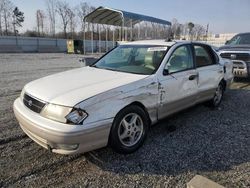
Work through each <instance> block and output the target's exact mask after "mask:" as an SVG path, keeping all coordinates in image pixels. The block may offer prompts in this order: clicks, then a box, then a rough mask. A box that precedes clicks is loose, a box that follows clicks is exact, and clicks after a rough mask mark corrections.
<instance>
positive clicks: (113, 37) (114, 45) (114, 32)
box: [113, 28, 115, 48]
mask: <svg viewBox="0 0 250 188" xmlns="http://www.w3.org/2000/svg"><path fill="white" fill-rule="evenodd" d="M114 47H115V28H113V48H114Z"/></svg>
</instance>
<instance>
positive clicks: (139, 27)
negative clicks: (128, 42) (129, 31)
mask: <svg viewBox="0 0 250 188" xmlns="http://www.w3.org/2000/svg"><path fill="white" fill-rule="evenodd" d="M140 26H141V24H138V40H140Z"/></svg>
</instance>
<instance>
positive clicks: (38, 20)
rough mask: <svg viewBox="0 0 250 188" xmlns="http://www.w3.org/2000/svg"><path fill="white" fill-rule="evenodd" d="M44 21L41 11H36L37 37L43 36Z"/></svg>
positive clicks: (43, 14)
mask: <svg viewBox="0 0 250 188" xmlns="http://www.w3.org/2000/svg"><path fill="white" fill-rule="evenodd" d="M44 20H45V13H44V12H43V11H42V10H37V11H36V24H37V33H38V35H39V36H41V34H42V35H43V34H44Z"/></svg>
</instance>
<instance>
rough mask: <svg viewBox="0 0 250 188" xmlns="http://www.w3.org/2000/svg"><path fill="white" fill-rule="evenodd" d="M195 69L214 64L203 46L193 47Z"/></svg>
mask: <svg viewBox="0 0 250 188" xmlns="http://www.w3.org/2000/svg"><path fill="white" fill-rule="evenodd" d="M194 50H195V58H196V67H204V66H208V65H213V64H215V63H214V61H213V56H212V55H211V54H210V53H209V50H208V49H206V48H205V47H203V46H198V45H195V46H194Z"/></svg>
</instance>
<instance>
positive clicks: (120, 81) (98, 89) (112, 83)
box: [24, 67, 147, 106]
mask: <svg viewBox="0 0 250 188" xmlns="http://www.w3.org/2000/svg"><path fill="white" fill-rule="evenodd" d="M145 77H147V75H138V74H130V73H123V72H116V71H111V70H104V69H98V68H92V67H83V68H79V69H73V70H70V71H66V72H62V73H57V74H54V75H50V76H47V77H44V78H40V79H38V80H35V81H32V82H30V83H28V84H27V85H26V86H25V88H24V91H25V92H26V93H28V94H30V95H31V96H33V97H36V98H38V99H40V100H43V101H46V102H49V103H53V104H59V105H64V106H74V105H76V104H77V103H79V102H81V101H83V100H86V99H88V98H90V97H93V96H95V95H98V94H100V93H103V92H105V91H108V90H111V89H114V88H117V87H119V86H122V85H125V84H129V83H131V82H134V81H138V80H140V79H143V78H145Z"/></svg>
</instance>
